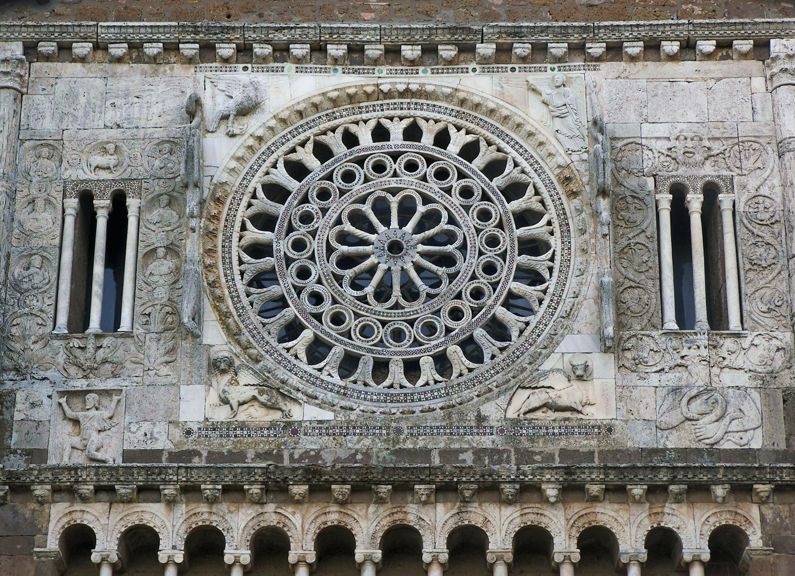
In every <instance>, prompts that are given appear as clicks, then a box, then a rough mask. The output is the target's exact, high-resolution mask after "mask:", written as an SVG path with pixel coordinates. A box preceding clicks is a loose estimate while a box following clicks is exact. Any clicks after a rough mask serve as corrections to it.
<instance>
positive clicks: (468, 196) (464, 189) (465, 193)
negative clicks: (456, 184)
mask: <svg viewBox="0 0 795 576" xmlns="http://www.w3.org/2000/svg"><path fill="white" fill-rule="evenodd" d="M458 195H459V196H460V197H461V198H462V199H463V200H472V199H473V198H474V197H475V188H474V187H472V186H470V185H469V184H465V185H464V186H461V187H460V188H459V189H458Z"/></svg>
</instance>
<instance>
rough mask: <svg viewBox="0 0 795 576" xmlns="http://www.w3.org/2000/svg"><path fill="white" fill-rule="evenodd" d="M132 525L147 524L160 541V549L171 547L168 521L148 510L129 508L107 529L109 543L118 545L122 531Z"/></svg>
mask: <svg viewBox="0 0 795 576" xmlns="http://www.w3.org/2000/svg"><path fill="white" fill-rule="evenodd" d="M134 526H147V527H149V528H151V529H152V530H154V531H155V533H156V534H157V537H158V540H159V542H160V549H167V548H170V547H171V530H170V529H169V525H168V523H167V522H166V521H165V520H164V519H163V518H161V517H160V516H158V515H157V514H155V513H154V512H150V511H149V510H131V511H129V512H126V513H125V514H124V515H123V516H121V517H120V518H119V519H118V520H116V522H115V523H114V524H113V527H112V528H111V529H110V530H108V543H109V545H110V546H111V547H112V546H117V547H118V546H119V545H120V542H121V538H122V535H123V534H124V532H125V531H127V530H129V529H130V528H132V527H134Z"/></svg>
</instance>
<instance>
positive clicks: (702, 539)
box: [698, 509, 762, 548]
mask: <svg viewBox="0 0 795 576" xmlns="http://www.w3.org/2000/svg"><path fill="white" fill-rule="evenodd" d="M724 525H727V526H736V527H737V528H739V529H740V530H742V531H743V532H745V534H746V536H747V537H748V540H749V545H750V546H754V547H757V548H761V547H762V537H761V530H760V529H759V526H758V525H757V523H756V522H754V520H753V519H752V518H751V517H750V516H748V515H747V514H746V513H745V512H742V511H741V510H737V509H724V510H715V511H713V512H710V513H709V514H707V515H706V516H705V517H704V518H703V519H702V520H701V524H700V525H699V530H698V536H699V544H700V546H701V547H704V546H706V545H707V543H708V542H709V537H710V535H711V534H712V532H713V531H714V530H715V529H716V528H718V527H719V526H724Z"/></svg>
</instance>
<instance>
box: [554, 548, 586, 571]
mask: <svg viewBox="0 0 795 576" xmlns="http://www.w3.org/2000/svg"><path fill="white" fill-rule="evenodd" d="M579 561H580V551H579V550H564V551H560V552H558V551H555V552H553V553H552V562H553V563H554V564H555V565H556V566H558V567H559V570H560V576H574V565H575V564H577V562H579Z"/></svg>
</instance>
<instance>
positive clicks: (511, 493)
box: [500, 482, 521, 504]
mask: <svg viewBox="0 0 795 576" xmlns="http://www.w3.org/2000/svg"><path fill="white" fill-rule="evenodd" d="M520 490H521V486H520V485H519V484H516V483H513V482H503V483H502V484H500V500H502V501H503V502H505V503H506V504H514V503H516V502H517V501H518V500H519V491H520Z"/></svg>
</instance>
